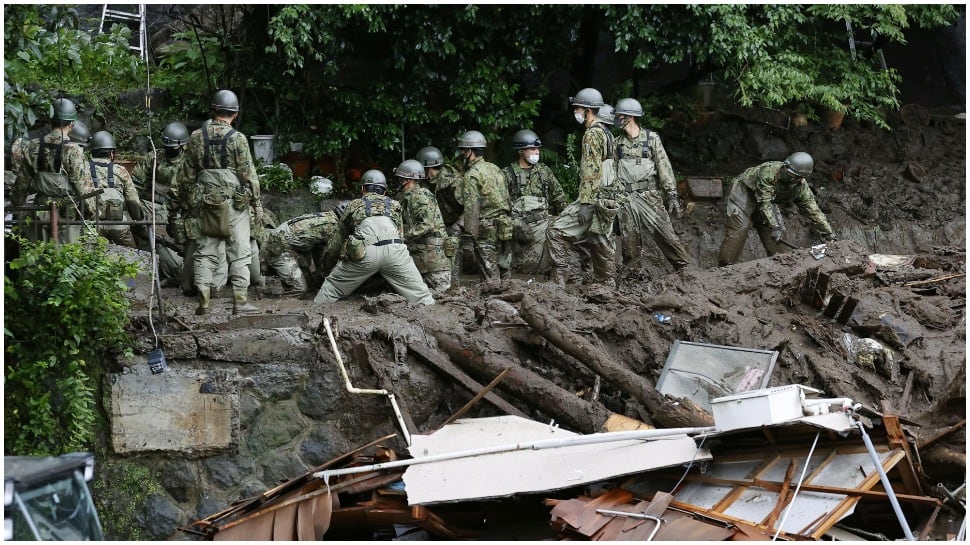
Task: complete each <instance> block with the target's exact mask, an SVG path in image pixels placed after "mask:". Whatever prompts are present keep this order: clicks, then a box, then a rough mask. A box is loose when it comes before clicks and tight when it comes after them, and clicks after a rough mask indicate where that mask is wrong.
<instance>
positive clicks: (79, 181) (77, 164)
mask: <svg viewBox="0 0 970 545" xmlns="http://www.w3.org/2000/svg"><path fill="white" fill-rule="evenodd" d="M63 164H64V170H65V171H66V172H67V179H68V180H70V182H71V185H73V186H74V191H76V192H77V194H78V195H86V194H88V193H90V192H92V191H94V181H93V180H91V171H90V170H89V169H88V162H87V161H85V160H84V152H82V151H81V147H80V146H78V145H72V144H69V145H65V146H64V160H63Z"/></svg>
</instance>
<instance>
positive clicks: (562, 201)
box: [542, 165, 566, 216]
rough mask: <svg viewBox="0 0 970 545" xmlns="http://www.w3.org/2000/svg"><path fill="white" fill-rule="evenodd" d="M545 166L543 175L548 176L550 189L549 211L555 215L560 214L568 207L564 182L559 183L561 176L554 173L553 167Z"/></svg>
mask: <svg viewBox="0 0 970 545" xmlns="http://www.w3.org/2000/svg"><path fill="white" fill-rule="evenodd" d="M542 166H543V172H542V174H543V176H545V177H546V181H547V182H548V189H547V190H546V200H547V201H548V202H549V213H550V214H552V215H553V216H558V215H559V214H560V213H561V212H562V211H563V210H565V209H566V192H565V191H563V188H562V184H560V183H559V178H556V175H555V174H553V172H552V169H551V168H549V167H547V166H545V165H542Z"/></svg>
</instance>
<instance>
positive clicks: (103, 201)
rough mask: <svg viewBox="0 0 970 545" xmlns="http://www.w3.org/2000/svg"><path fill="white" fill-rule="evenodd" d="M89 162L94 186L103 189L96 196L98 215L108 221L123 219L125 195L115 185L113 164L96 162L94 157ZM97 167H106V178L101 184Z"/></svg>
mask: <svg viewBox="0 0 970 545" xmlns="http://www.w3.org/2000/svg"><path fill="white" fill-rule="evenodd" d="M90 163H91V181H92V182H94V188H95V189H104V193H102V194H101V195H100V196H99V197H98V203H99V205H98V208H99V212H100V213H99V217H100V218H101V219H103V220H110V221H121V220H123V219H125V218H124V216H125V196H124V194H123V193H122V192H121V189H120V188H118V186H117V185H115V164H114V163H98V162H97V161H95V160H94V159H92V160H91V162H90ZM98 167H107V169H108V179H107V180H106V181H105V185H103V186H102V185H101V184H100V183H99V182H100V180H99V179H98Z"/></svg>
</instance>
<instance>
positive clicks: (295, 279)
mask: <svg viewBox="0 0 970 545" xmlns="http://www.w3.org/2000/svg"><path fill="white" fill-rule="evenodd" d="M266 264H267V265H269V268H270V269H271V270H272V271H273V272H274V273H275V274H276V276H278V277H279V279H280V282H282V284H283V289H284V291H285V293H287V294H294V293H304V292H306V289H307V284H306V277H305V276H304V274H303V269H301V268H300V260H299V257H298V256H297V255H296V252H294V251H293V250H289V249H285V250H283V251H281V252H280V253H279V254H276V255H268V256H267V258H266Z"/></svg>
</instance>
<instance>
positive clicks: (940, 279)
mask: <svg viewBox="0 0 970 545" xmlns="http://www.w3.org/2000/svg"><path fill="white" fill-rule="evenodd" d="M964 276H966V273H959V274H951V275H947V276H940V277H938V278H930V279H929V280H915V281H913V282H906V283H905V284H903V286H905V287H907V288H908V287H911V286H922V285H923V284H933V283H935V282H943V281H944V280H951V279H953V278H961V277H964Z"/></svg>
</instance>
